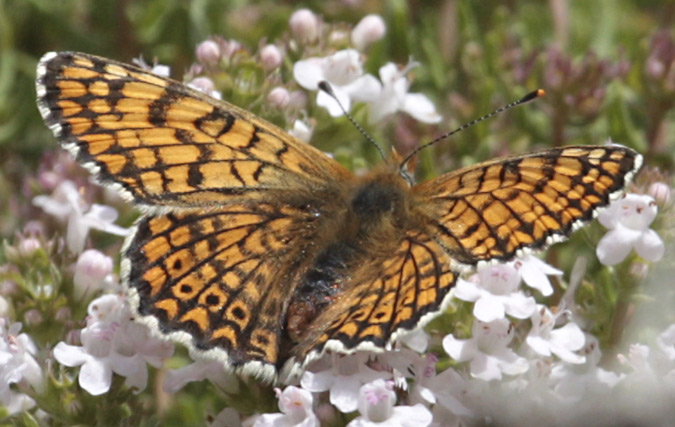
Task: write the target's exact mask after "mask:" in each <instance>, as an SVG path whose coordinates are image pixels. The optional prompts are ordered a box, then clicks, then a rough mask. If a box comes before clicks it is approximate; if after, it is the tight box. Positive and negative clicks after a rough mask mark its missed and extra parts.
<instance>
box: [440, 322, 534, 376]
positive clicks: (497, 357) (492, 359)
mask: <svg viewBox="0 0 675 427" xmlns="http://www.w3.org/2000/svg"><path fill="white" fill-rule="evenodd" d="M472 331H473V338H471V339H468V340H460V339H457V338H455V337H454V336H453V335H446V337H445V338H443V349H444V350H445V351H446V352H447V353H448V354H449V355H450V357H452V358H453V359H455V360H456V361H458V362H467V361H469V362H470V365H469V366H470V370H471V375H472V376H474V377H476V378H479V379H482V380H485V381H490V380H499V379H501V378H502V374H506V375H517V374H522V373H523V372H526V371H527V370H528V368H529V366H528V363H527V360H526V359H524V358H522V357H519V356H517V355H516V353H514V352H513V350H511V349H510V348H508V347H507V346H508V345H509V343H510V342H511V340H512V339H513V328H512V326H511V323H510V322H509V321H508V320H506V319H497V320H495V321H492V322H490V323H485V322H481V321H480V320H475V321H474V323H473V328H472Z"/></svg>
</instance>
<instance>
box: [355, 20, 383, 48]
mask: <svg viewBox="0 0 675 427" xmlns="http://www.w3.org/2000/svg"><path fill="white" fill-rule="evenodd" d="M386 32H387V26H386V24H385V23H384V19H382V17H381V16H380V15H375V14H371V15H366V16H364V17H363V19H361V20H360V21H359V23H358V24H356V26H355V27H354V29H353V30H352V44H353V45H354V47H355V48H357V49H358V50H364V49H365V48H366V47H368V46H369V45H370V44H371V43H373V42H375V41H377V40H380V39H381V38H382V37H384V35H385V33H386Z"/></svg>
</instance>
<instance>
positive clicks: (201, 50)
mask: <svg viewBox="0 0 675 427" xmlns="http://www.w3.org/2000/svg"><path fill="white" fill-rule="evenodd" d="M195 56H196V57H197V60H198V61H199V62H201V63H203V64H215V63H216V62H218V60H219V59H220V46H218V43H216V42H214V41H213V40H206V41H203V42H201V43H200V44H199V45H198V46H197V49H196V52H195Z"/></svg>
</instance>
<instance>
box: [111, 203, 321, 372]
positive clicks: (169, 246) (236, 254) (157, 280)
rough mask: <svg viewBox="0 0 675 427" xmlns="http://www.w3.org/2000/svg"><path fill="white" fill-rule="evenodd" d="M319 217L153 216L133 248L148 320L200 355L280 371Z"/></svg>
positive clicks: (136, 292) (235, 211)
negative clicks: (296, 285)
mask: <svg viewBox="0 0 675 427" xmlns="http://www.w3.org/2000/svg"><path fill="white" fill-rule="evenodd" d="M317 225H318V218H317V217H316V216H315V215H312V214H311V213H309V212H307V211H303V210H301V209H296V208H291V207H288V206H286V207H279V206H278V205H275V204H264V203H255V204H248V205H228V206H226V207H224V208H221V209H214V210H193V211H191V212H188V211H184V210H181V211H180V212H174V213H168V214H166V215H147V216H143V217H141V218H140V220H139V221H138V223H137V225H136V232H135V233H134V236H133V237H132V238H131V239H130V240H129V241H128V242H127V243H126V246H125V248H124V250H123V254H124V261H123V264H122V275H123V279H124V280H125V282H126V283H127V285H128V288H129V290H130V295H131V297H132V301H133V302H132V304H133V306H135V307H138V313H139V314H140V315H141V316H142V318H141V320H143V321H145V322H147V323H150V324H151V326H153V329H155V330H159V331H161V333H162V334H163V335H166V336H169V337H171V338H173V339H174V340H178V341H182V342H184V343H186V344H188V345H189V347H190V348H191V349H192V350H194V351H196V352H197V353H200V354H203V355H206V356H208V357H210V358H216V359H219V360H222V361H223V362H224V364H225V365H226V366H231V367H234V368H240V369H243V370H244V371H249V372H251V373H255V374H257V375H260V376H262V377H267V378H271V377H273V376H274V375H275V372H276V369H275V368H274V366H275V365H276V364H277V363H279V360H280V354H279V351H280V350H279V349H280V347H281V345H282V343H281V342H280V341H281V337H282V335H283V334H282V328H283V326H284V322H283V321H280V319H283V316H284V312H285V308H286V300H287V296H288V295H289V294H291V293H292V288H291V286H292V283H293V282H294V281H293V278H294V277H295V274H297V271H298V269H299V265H300V264H301V263H302V261H303V257H302V255H301V254H302V253H303V251H307V250H308V248H309V247H310V246H311V245H312V243H313V241H312V239H311V238H310V236H313V235H314V231H316V227H317Z"/></svg>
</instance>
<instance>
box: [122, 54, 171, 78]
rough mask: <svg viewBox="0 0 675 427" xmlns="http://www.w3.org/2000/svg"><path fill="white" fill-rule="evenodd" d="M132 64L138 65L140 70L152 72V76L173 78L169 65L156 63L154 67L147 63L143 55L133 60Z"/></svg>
mask: <svg viewBox="0 0 675 427" xmlns="http://www.w3.org/2000/svg"><path fill="white" fill-rule="evenodd" d="M131 62H133V63H134V64H136V65H137V66H138V67H139V68H141V69H143V70H147V71H150V72H151V73H152V74H156V75H158V76H160V77H170V76H171V67H169V66H168V65H162V64H158V63H157V61H155V63H154V64H153V65H149V64H148V63H147V62H145V59H143V56H142V55H141V56H139V57H138V58H134V59H132V60H131Z"/></svg>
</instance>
